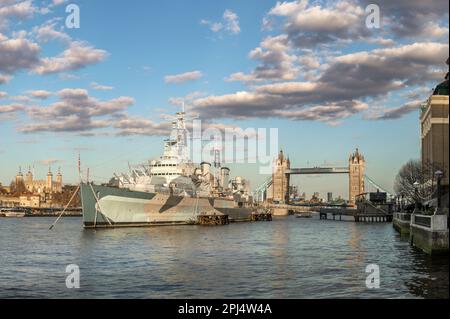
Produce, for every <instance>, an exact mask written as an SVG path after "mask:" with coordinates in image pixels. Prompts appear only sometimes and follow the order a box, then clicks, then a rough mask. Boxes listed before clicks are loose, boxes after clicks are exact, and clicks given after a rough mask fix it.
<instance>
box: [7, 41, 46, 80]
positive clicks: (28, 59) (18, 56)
mask: <svg viewBox="0 0 450 319" xmlns="http://www.w3.org/2000/svg"><path fill="white" fill-rule="evenodd" d="M39 53H40V47H39V46H38V45H37V44H35V43H33V42H31V41H29V40H27V39H24V38H18V39H8V40H5V41H1V42H0V74H1V73H6V74H12V73H15V72H17V71H19V70H21V69H30V68H32V67H34V66H35V65H37V64H38V63H39Z"/></svg>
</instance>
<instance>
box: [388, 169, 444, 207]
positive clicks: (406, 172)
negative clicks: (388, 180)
mask: <svg viewBox="0 0 450 319" xmlns="http://www.w3.org/2000/svg"><path fill="white" fill-rule="evenodd" d="M429 171H430V167H429V165H428V164H426V165H423V164H422V162H421V161H420V160H410V161H408V162H407V163H406V164H405V165H403V166H402V167H401V168H400V170H399V172H398V174H397V176H396V178H395V182H394V190H395V192H396V193H397V194H399V195H404V196H405V199H406V200H407V201H409V202H410V203H414V202H416V201H418V202H422V201H424V200H428V199H431V198H432V197H433V194H434V193H435V191H436V182H435V181H434V178H435V177H434V175H433V174H431V176H430V174H429V173H428V172H429ZM416 182H418V183H419V187H418V190H417V192H416V189H415V187H414V183H416Z"/></svg>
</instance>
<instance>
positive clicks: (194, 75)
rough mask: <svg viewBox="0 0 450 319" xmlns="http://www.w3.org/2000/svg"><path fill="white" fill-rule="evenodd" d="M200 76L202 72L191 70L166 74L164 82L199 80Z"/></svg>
mask: <svg viewBox="0 0 450 319" xmlns="http://www.w3.org/2000/svg"><path fill="white" fill-rule="evenodd" d="M202 77H203V73H202V72H201V71H191V72H186V73H181V74H175V75H166V76H165V77H164V81H165V82H166V83H184V82H188V81H195V80H199V79H201V78H202Z"/></svg>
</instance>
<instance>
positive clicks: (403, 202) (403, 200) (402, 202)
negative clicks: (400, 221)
mask: <svg viewBox="0 0 450 319" xmlns="http://www.w3.org/2000/svg"><path fill="white" fill-rule="evenodd" d="M400 205H401V208H402V212H403V209H404V208H405V193H403V192H402V199H401V203H400Z"/></svg>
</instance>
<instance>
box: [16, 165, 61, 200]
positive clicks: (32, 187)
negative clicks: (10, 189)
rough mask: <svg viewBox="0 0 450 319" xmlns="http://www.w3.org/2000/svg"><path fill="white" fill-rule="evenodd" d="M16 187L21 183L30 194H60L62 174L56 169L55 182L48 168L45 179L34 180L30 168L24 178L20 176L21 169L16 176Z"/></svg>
mask: <svg viewBox="0 0 450 319" xmlns="http://www.w3.org/2000/svg"><path fill="white" fill-rule="evenodd" d="M15 182H16V185H18V184H19V183H22V182H23V184H24V185H25V188H26V190H27V191H28V192H29V193H32V194H56V193H61V192H62V187H63V182H62V174H61V171H60V170H59V169H58V173H57V174H56V180H54V179H53V173H52V171H51V169H50V168H49V170H48V173H47V178H46V179H45V180H35V179H34V176H33V173H32V172H31V168H29V169H28V173H27V174H26V175H25V177H24V176H23V174H22V170H21V168H19V173H17V175H16V180H15Z"/></svg>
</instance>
